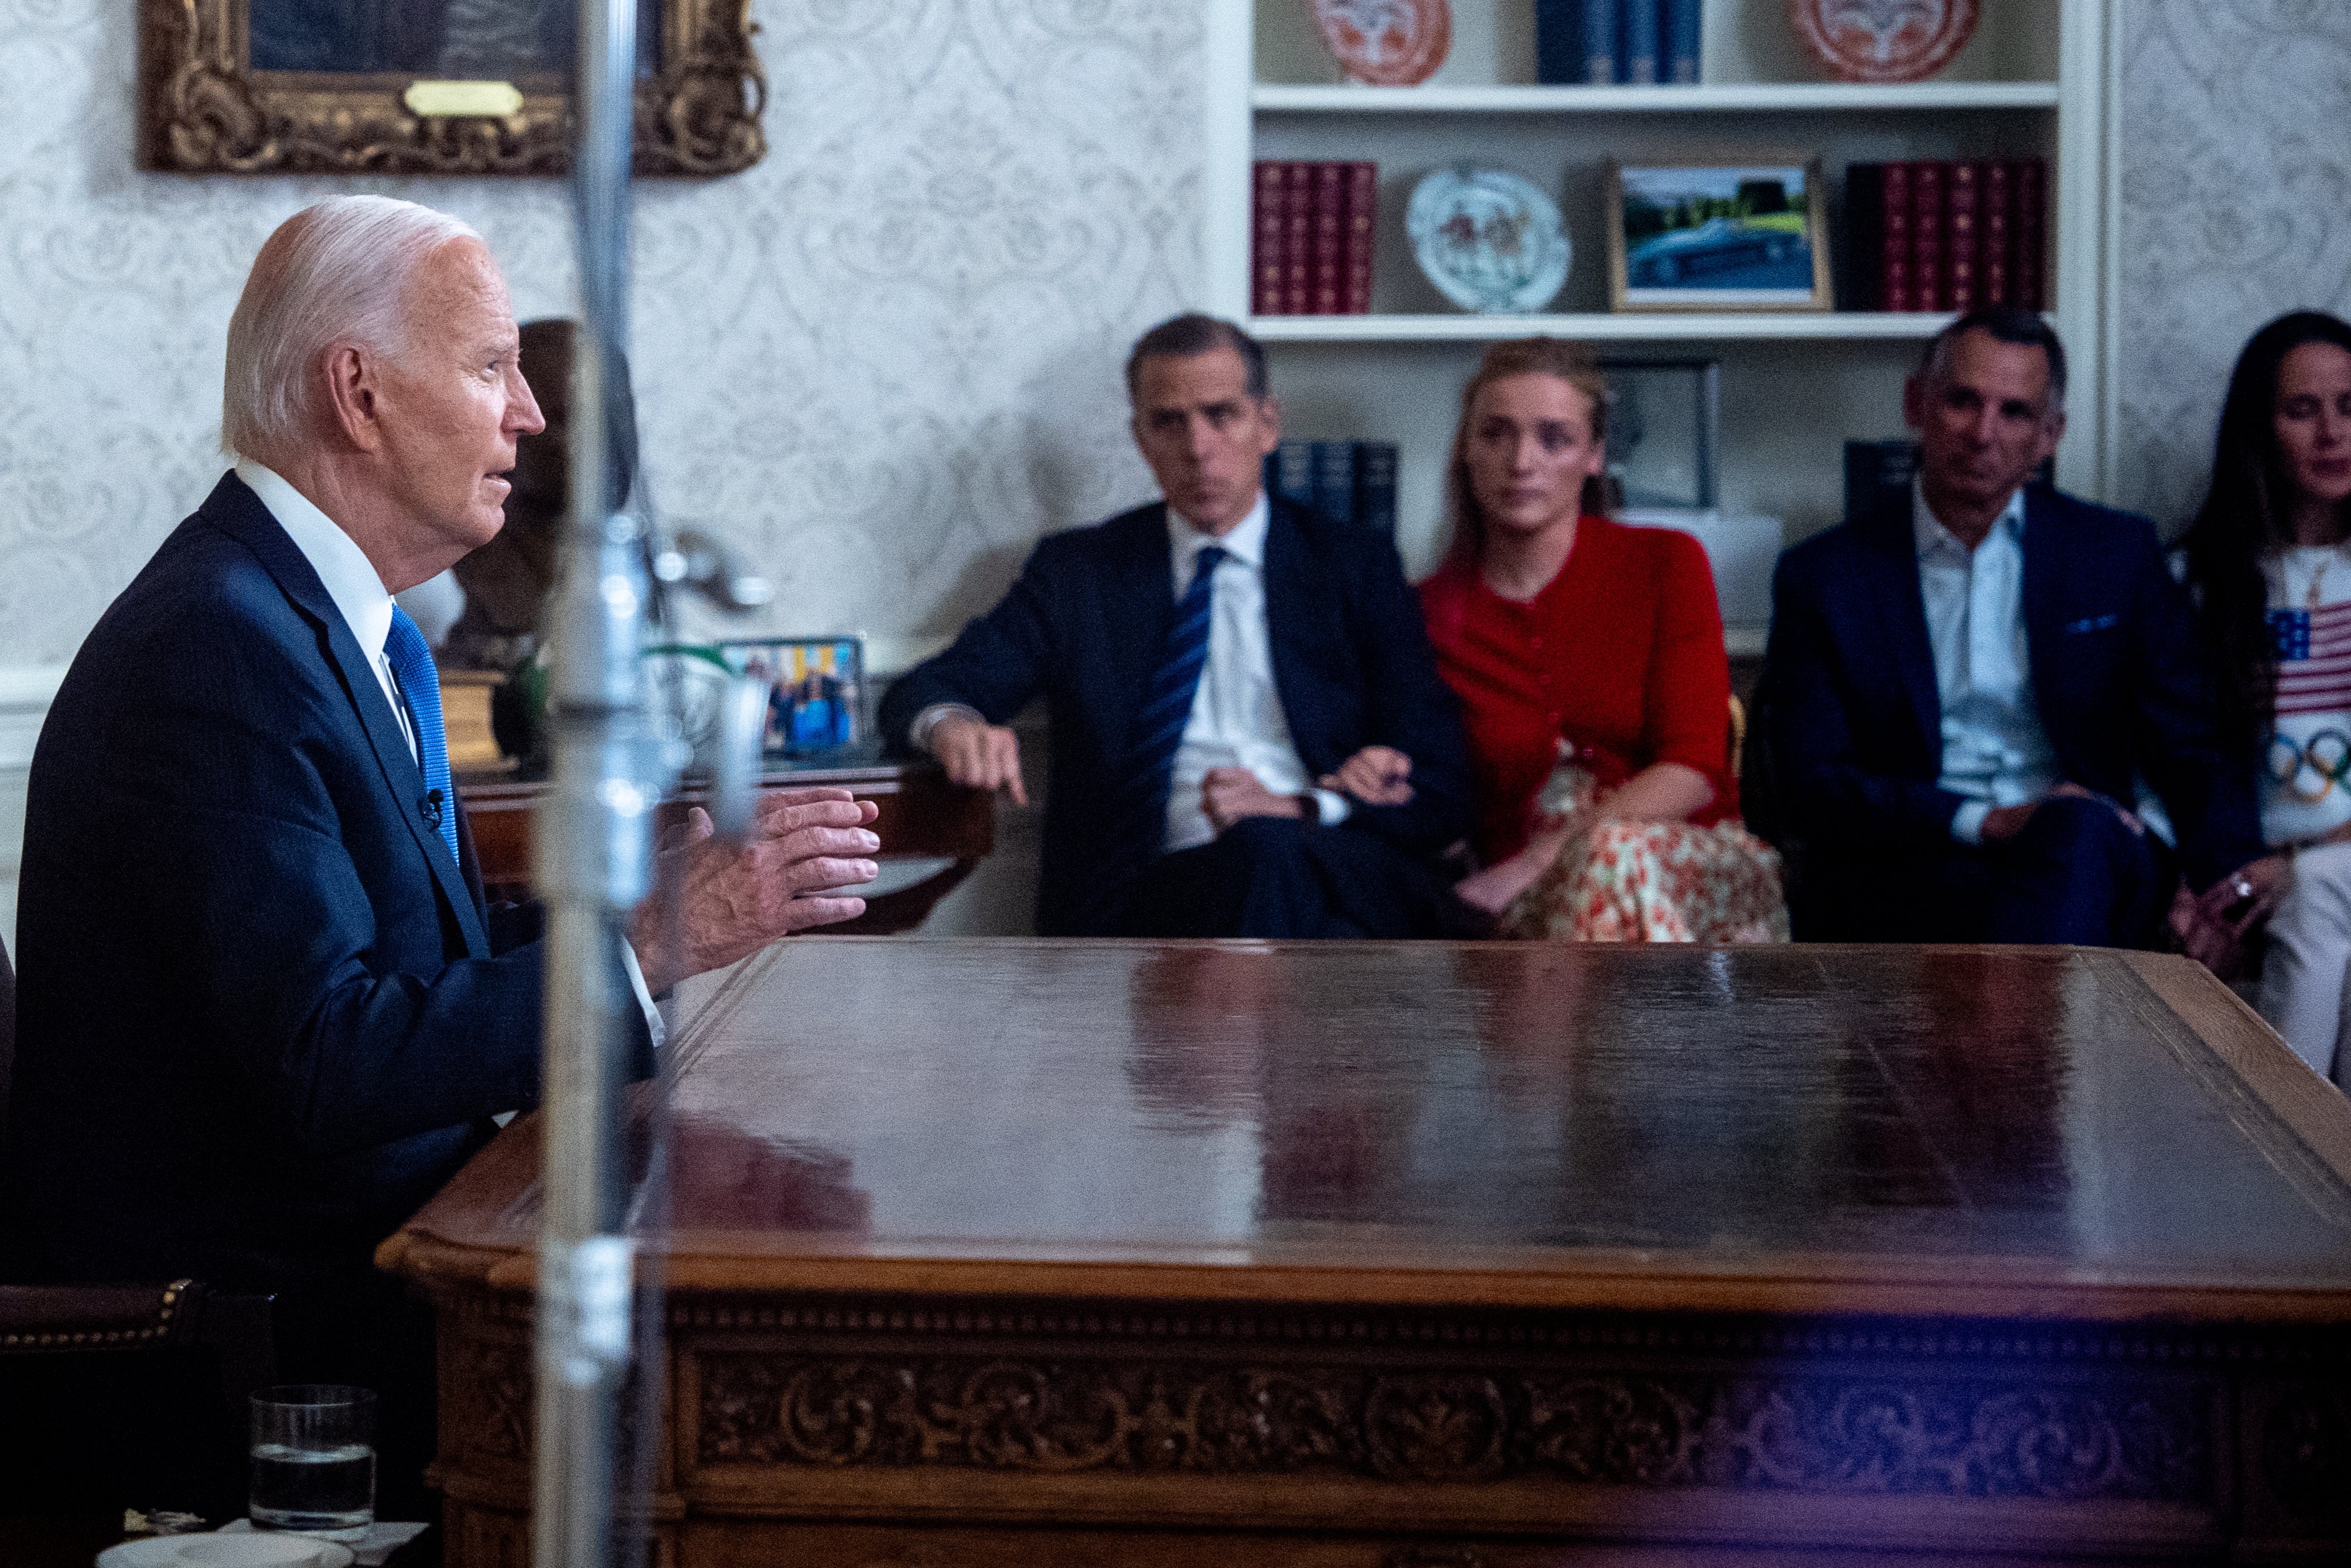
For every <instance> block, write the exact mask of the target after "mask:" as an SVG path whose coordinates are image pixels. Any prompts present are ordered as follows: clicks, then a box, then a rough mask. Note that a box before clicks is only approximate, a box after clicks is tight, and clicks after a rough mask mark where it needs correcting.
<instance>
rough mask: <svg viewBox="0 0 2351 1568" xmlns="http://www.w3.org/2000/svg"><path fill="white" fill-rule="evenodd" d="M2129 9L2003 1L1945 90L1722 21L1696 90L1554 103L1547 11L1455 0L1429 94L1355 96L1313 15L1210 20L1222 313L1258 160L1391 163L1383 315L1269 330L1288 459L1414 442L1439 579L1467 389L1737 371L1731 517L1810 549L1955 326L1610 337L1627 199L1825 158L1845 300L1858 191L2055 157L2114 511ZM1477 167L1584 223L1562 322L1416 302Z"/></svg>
mask: <svg viewBox="0 0 2351 1568" xmlns="http://www.w3.org/2000/svg"><path fill="white" fill-rule="evenodd" d="M2116 4H2118V0H1983V8H1982V10H1983V14H1982V20H1981V22H1980V25H1979V27H1978V29H1977V32H1976V36H1975V37H1974V38H1973V39H1972V40H1971V41H1970V44H1969V46H1968V47H1967V48H1966V49H1964V50H1963V51H1961V53H1960V54H1959V57H1957V58H1956V59H1955V60H1954V61H1953V62H1952V64H1951V66H1950V67H1949V68H1948V69H1947V70H1945V71H1944V72H1943V73H1941V74H1940V75H1939V76H1938V77H1936V78H1932V79H1930V80H1928V81H1924V82H1918V83H1907V84H1899V85H1890V86H1879V85H1855V84H1849V83H1843V82H1834V81H1826V80H1823V79H1820V77H1821V73H1820V72H1819V71H1818V70H1817V68H1814V67H1813V66H1812V65H1811V63H1810V61H1809V60H1808V58H1807V57H1804V56H1803V55H1802V53H1801V51H1800V49H1799V47H1798V46H1797V45H1796V43H1795V41H1794V39H1793V38H1792V36H1791V35H1790V34H1789V32H1788V29H1787V26H1786V21H1785V17H1786V6H1785V0H1706V5H1705V23H1704V26H1705V37H1704V51H1703V56H1702V63H1701V70H1700V80H1699V82H1698V84H1697V85H1694V86H1655V87H1650V86H1642V87H1631V86H1624V87H1598V86H1590V87H1587V86H1568V87H1555V86H1542V85H1538V84H1537V83H1536V82H1535V79H1534V77H1535V70H1534V25H1533V4H1532V0H1452V14H1453V29H1454V43H1453V48H1452V51H1451V54H1450V55H1449V56H1448V57H1447V62H1446V64H1445V66H1444V67H1443V68H1441V69H1440V70H1439V71H1438V72H1437V75H1436V76H1435V77H1434V78H1431V79H1430V80H1429V81H1428V82H1426V83H1424V84H1422V85H1420V86H1418V87H1408V88H1373V87H1363V86H1358V85H1353V84H1349V83H1345V82H1343V81H1342V80H1341V79H1340V73H1339V70H1338V68H1337V65H1336V64H1335V62H1333V61H1332V59H1331V57H1330V56H1329V55H1328V53H1327V52H1326V51H1325V50H1324V49H1323V47H1322V43H1321V41H1320V38H1319V36H1318V35H1317V33H1316V31H1315V28H1314V26H1313V21H1312V17H1311V12H1310V9H1309V6H1308V5H1307V0H1209V5H1208V9H1207V40H1206V42H1207V60H1208V72H1207V78H1208V79H1207V105H1206V112H1207V141H1206V146H1205V154H1206V160H1207V167H1206V179H1205V183H1204V189H1203V202H1204V206H1205V217H1206V224H1205V243H1206V252H1205V256H1204V260H1205V263H1206V267H1205V271H1206V279H1205V282H1206V297H1207V308H1211V309H1213V310H1215V311H1217V313H1218V314H1222V315H1228V316H1231V317H1234V318H1236V319H1248V311H1249V243H1250V213H1249V204H1250V198H1251V180H1250V171H1251V166H1252V163H1253V162H1254V161H1255V160H1257V159H1261V158H1274V159H1370V160H1374V161H1376V162H1377V163H1378V164H1379V168H1380V175H1379V217H1378V232H1377V235H1376V244H1375V251H1376V260H1375V266H1374V285H1373V298H1372V313H1371V314H1368V315H1358V316H1266V317H1259V318H1256V319H1253V320H1251V322H1250V325H1251V329H1252V330H1253V331H1255V332H1256V333H1257V335H1258V336H1259V338H1260V339H1261V340H1263V341H1264V342H1265V343H1266V344H1267V345H1268V348H1269V350H1270V354H1271V357H1272V360H1273V375H1274V390H1275V392H1276V394H1277V395H1278V396H1279V397H1280V399H1281V401H1282V403H1283V407H1284V411H1285V423H1286V426H1287V431H1288V433H1289V434H1292V435H1295V436H1299V437H1301V438H1307V439H1316V438H1321V439H1334V438H1347V437H1358V438H1362V439H1367V440H1379V441H1391V442H1395V444H1397V445H1398V447H1399V449H1400V453H1401V466H1400V473H1399V480H1398V519H1399V520H1398V543H1399V544H1400V546H1401V547H1402V548H1403V549H1404V553H1405V564H1406V566H1407V567H1408V568H1409V569H1411V570H1414V571H1415V572H1416V573H1418V572H1422V571H1426V570H1429V569H1430V568H1431V567H1432V566H1433V565H1434V564H1435V559H1436V552H1437V549H1438V547H1439V545H1440V543H1441V538H1440V535H1441V532H1442V520H1441V515H1440V514H1441V492H1442V482H1443V467H1444V464H1445V460H1446V455H1447V447H1448V444H1449V443H1450V440H1451V437H1452V431H1453V425H1454V420H1455V416H1456V413H1457V411H1458V401H1459V393H1460V387H1461V384H1462V382H1464V381H1465V380H1466V379H1467V378H1468V373H1469V371H1470V369H1471V368H1472V367H1473V366H1474V365H1475V364H1476V362H1477V360H1478V357H1479V354H1480V353H1481V352H1482V351H1483V349H1484V346H1485V345H1486V344H1487V343H1489V342H1492V341H1494V340H1499V339H1504V338H1511V337H1523V336H1530V335H1533V334H1536V333H1550V334H1552V335H1554V336H1559V337H1568V338H1575V339H1580V340H1584V341H1587V342H1590V343H1593V345H1594V346H1595V347H1597V348H1599V349H1601V350H1603V351H1604V352H1605V353H1606V354H1607V355H1609V356H1610V357H1611V358H1639V357H1643V356H1645V355H1647V354H1649V353H1650V352H1651V351H1652V350H1655V356H1656V357H1659V358H1665V357H1687V356H1688V355H1690V354H1691V353H1693V352H1697V353H1701V354H1707V355H1709V356H1711V357H1714V358H1718V359H1719V360H1720V361H1721V362H1722V367H1723V371H1722V421H1723V437H1724V439H1723V453H1722V456H1721V481H1722V482H1721V499H1722V504H1723V506H1724V507H1725V509H1727V510H1730V511H1737V512H1750V513H1758V514H1762V515H1765V516H1771V517H1779V518H1781V519H1782V521H1783V523H1784V525H1785V529H1786V535H1787V538H1788V539H1789V540H1790V541H1791V542H1792V541H1794V540H1795V539H1797V538H1802V537H1804V536H1805V535H1807V534H1810V533H1812V532H1814V531H1816V530H1817V529H1819V528H1824V527H1827V526H1829V525H1830V524H1832V523H1834V521H1835V520H1836V519H1837V517H1838V516H1839V515H1840V513H1841V511H1842V505H1843V499H1842V497H1843V475H1842V449H1843V444H1844V441H1845V440H1846V439H1847V438H1848V437H1856V438H1870V439H1875V438H1882V437H1886V436H1891V435H1897V434H1901V433H1902V416H1901V387H1902V382H1903V379H1904V377H1905V376H1906V375H1907V372H1908V371H1909V369H1910V367H1911V365H1912V363H1913V361H1915V359H1916V356H1917V352H1918V348H1919V345H1920V343H1921V342H1922V341H1923V340H1925V339H1927V338H1928V337H1930V336H1931V335H1932V334H1933V333H1934V332H1935V331H1936V330H1937V329H1938V328H1940V327H1941V326H1942V325H1943V324H1944V323H1945V322H1946V321H1948V320H1949V317H1947V316H1940V315H1933V314H1923V313H1922V314H1898V315H1895V314H1879V313H1875V312H1856V311H1833V312H1828V313H1821V314H1803V313H1782V312H1774V313H1757V314H1716V313H1711V312H1709V313H1689V314H1673V315H1651V314H1633V313H1622V314H1617V313H1612V312H1610V311H1609V310H1608V308H1607V282H1606V272H1607V266H1606V256H1607V249H1606V243H1605V237H1604V235H1605V230H1604V228H1603V226H1602V224H1603V208H1604V172H1605V167H1606V164H1607V162H1608V160H1610V159H1611V158H1617V159H1625V160H1640V159H1656V158H1678V157H1685V156H1687V157H1692V158H1694V159H1698V160H1704V161H1719V160H1722V159H1724V158H1726V157H1728V158H1731V159H1735V158H1738V157H1741V156H1750V155H1758V154H1765V153H1768V154H1771V155H1774V156H1779V155H1787V154H1802V155H1816V156H1818V157H1819V159H1820V160H1821V163H1822V171H1823V181H1824V183H1825V186H1826V190H1827V194H1828V225H1829V244H1830V248H1831V252H1832V255H1833V256H1834V259H1835V263H1836V266H1835V268H1834V270H1835V272H1836V274H1837V287H1838V289H1839V292H1840V294H1841V295H1842V294H1844V293H1845V292H1847V290H1848V287H1849V286H1848V284H1847V281H1846V279H1845V277H1844V265H1843V264H1844V201H1843V198H1844V171H1845V169H1846V167H1847V166H1848V165H1849V164H1852V163H1857V162H1882V161H1889V160H1902V159H1952V158H1994V157H2010V158H2012V157H2039V158H2043V159H2045V160H2046V161H2047V162H2048V165H2049V184H2050V190H2051V201H2052V208H2051V214H2050V225H2049V227H2050V250H2051V260H2050V270H2049V304H2050V315H2051V319H2053V321H2054V322H2055V323H2056V325H2057V328H2058V329H2059V330H2060V331H2061V332H2062V333H2063V334H2064V338H2065V342H2066V347H2067V349H2068V351H2069V354H2070V357H2071V360H2072V361H2073V367H2072V368H2073V386H2072V391H2071V395H2070V397H2069V399H2068V409H2069V428H2068V432H2067V436H2066V440H2065V443H2064V447H2063V448H2062V449H2061V451H2060V453H2059V455H2058V474H2059V478H2060V480H2061V482H2062V483H2064V484H2065V485H2066V486H2068V487H2069V488H2073V489H2075V490H2078V491H2081V492H2083V493H2085V494H2088V495H2092V496H2095V495H2098V494H2100V493H2101V492H2102V491H2103V489H2104V488H2105V481H2106V478H2107V476H2108V474H2109V472H2110V469H2111V463H2112V437H2113V428H2114V420H2113V411H2112V402H2111V376H2110V375H2109V373H2108V370H2109V361H2110V357H2111V353H2112V340H2113V331H2112V323H2111V321H2110V319H2109V311H2110V309H2111V302H2112V298H2113V290H2112V288H2111V287H2110V281H2111V280H2110V274H2111V270H2112V258H2111V256H2110V254H2109V236H2110V235H2111V234H2112V232H2113V220H2114V212H2113V207H2114V202H2115V190H2114V181H2113V178H2112V158H2113V126H2112V122H2111V110H2112V105H2113V102H2114V94H2113V92H2112V90H2111V84H2112V78H2113V73H2114V70H2115V61H2114V57H2113V19H2112V15H2111V12H2112V9H2113V6H2114V5H2116ZM1462 162H1476V163H1479V164H1485V165H1491V166H1496V167H1500V168H1504V169H1510V170H1513V171H1515V172H1518V173H1520V174H1522V175H1525V176H1526V177H1527V178H1529V179H1531V180H1532V181H1534V182H1535V183H1537V184H1538V185H1540V186H1541V187H1542V188H1543V189H1544V190H1546V191H1548V192H1549V193H1551V194H1552V198H1553V199H1554V200H1556V201H1557V202H1558V203H1559V204H1560V208H1561V211H1562V214H1564V216H1565V218H1566V221H1567V227H1568V235H1569V239H1570V241H1571V243H1572V244H1573V247H1574V253H1575V254H1574V262H1573V267H1572V269H1571V271H1570V273H1569V277H1568V281H1567V285H1566V287H1564V288H1563V289H1562V291H1561V293H1560V296H1559V298H1558V299H1557V301H1556V302H1555V304H1554V306H1553V308H1552V312H1550V313H1546V314H1542V315H1534V316H1479V315H1471V314H1467V313H1464V312H1462V311H1459V310H1458V309H1456V308H1453V307H1452V306H1451V305H1449V304H1448V303H1447V302H1446V301H1445V300H1444V299H1443V298H1442V297H1441V296H1439V295H1438V294H1437V291H1436V290H1435V289H1434V288H1433V287H1431V286H1430V285H1429V284H1428V283H1427V282H1426V279H1424V278H1423V277H1421V275H1420V270H1419V267H1417V265H1416V263H1415V262H1414V260H1413V256H1412V251H1411V246H1410V243H1409V241H1408V239H1407V238H1406V236H1405V228H1404V213H1405V205H1406V204H1407V203H1408V202H1409V200H1410V198H1411V193H1412V190H1413V187H1414V186H1415V185H1416V183H1418V182H1419V180H1420V179H1421V177H1422V176H1423V175H1425V174H1426V173H1427V172H1430V171H1431V170H1434V169H1437V168H1440V167H1444V166H1447V165H1448V164H1456V163H1462Z"/></svg>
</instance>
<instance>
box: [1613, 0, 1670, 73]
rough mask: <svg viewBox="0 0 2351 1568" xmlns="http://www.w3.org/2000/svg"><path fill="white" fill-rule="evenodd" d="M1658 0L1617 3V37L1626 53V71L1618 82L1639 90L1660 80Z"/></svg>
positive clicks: (1619, 1)
mask: <svg viewBox="0 0 2351 1568" xmlns="http://www.w3.org/2000/svg"><path fill="white" fill-rule="evenodd" d="M1658 4H1659V0H1616V5H1617V10H1618V16H1617V18H1616V35H1617V42H1618V44H1619V46H1620V47H1622V48H1623V49H1624V51H1625V68H1624V70H1623V71H1621V72H1620V73H1618V75H1617V78H1616V79H1617V80H1619V81H1625V82H1631V83H1633V84H1634V85H1635V86H1638V87H1650V86H1654V85H1656V80H1657V6H1658Z"/></svg>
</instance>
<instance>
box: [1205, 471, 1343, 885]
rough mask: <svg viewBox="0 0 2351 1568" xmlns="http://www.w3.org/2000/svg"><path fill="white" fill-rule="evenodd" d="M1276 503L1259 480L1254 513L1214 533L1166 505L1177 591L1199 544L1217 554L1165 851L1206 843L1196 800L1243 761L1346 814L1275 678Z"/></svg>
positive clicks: (1278, 785) (1281, 791) (1330, 812)
mask: <svg viewBox="0 0 2351 1568" xmlns="http://www.w3.org/2000/svg"><path fill="white" fill-rule="evenodd" d="M1272 520H1273V510H1272V507H1271V505H1270V503H1269V502H1268V501H1267V499H1266V496H1265V492H1264V491H1263V490H1259V492H1258V497H1257V505H1255V506H1253V507H1250V508H1249V515H1248V516H1247V517H1243V518H1242V519H1241V520H1240V521H1239V522H1238V523H1236V524H1234V525H1233V526H1232V528H1230V529H1229V530H1228V531H1227V532H1225V533H1224V534H1222V535H1214V534H1208V533H1205V532H1203V531H1201V530H1200V529H1199V528H1195V527H1194V526H1193V525H1192V523H1191V521H1190V520H1189V519H1188V518H1186V517H1184V515H1183V514H1182V513H1180V512H1178V511H1176V509H1175V507H1173V506H1171V507H1168V508H1167V551H1168V564H1169V566H1170V567H1172V568H1173V571H1172V573H1171V576H1172V578H1173V587H1174V591H1175V599H1176V601H1177V602H1178V603H1180V602H1182V601H1183V598H1184V594H1185V591H1186V590H1187V589H1189V588H1190V587H1191V585H1192V572H1193V568H1194V566H1195V564H1196V562H1197V561H1198V559H1199V557H1200V552H1201V551H1202V550H1204V549H1207V548H1208V547H1209V546H1211V545H1215V546H1217V548H1219V549H1222V550H1223V551H1224V552H1225V557H1224V559H1222V560H1221V561H1219V562H1217V575H1216V577H1215V579H1214V580H1213V582H1214V587H1213V590H1212V591H1213V594H1214V598H1213V599H1212V600H1211V601H1210V603H1209V610H1208V660H1207V664H1206V665H1205V666H1203V667H1202V669H1201V671H1200V685H1199V686H1198V688H1197V689H1196V690H1195V691H1194V692H1193V694H1192V712H1191V716H1190V717H1189V718H1188V719H1187V720H1186V722H1185V725H1184V737H1183V739H1182V740H1181V741H1180V742H1178V744H1177V746H1176V748H1175V765H1174V767H1173V769H1172V770H1171V772H1170V775H1169V779H1168V785H1167V840H1166V849H1167V851H1168V852H1169V853H1171V854H1172V853H1174V852H1175V851H1177V850H1188V849H1191V848H1193V847H1194V846H1196V845H1198V844H1205V843H1207V841H1209V840H1211V839H1213V838H1215V837H1216V836H1217V829H1216V825H1215V824H1214V823H1213V822H1211V821H1208V814H1207V810H1205V809H1203V807H1202V804H1201V800H1200V786H1201V782H1202V781H1203V780H1204V779H1207V775H1208V770H1209V769H1210V768H1247V769H1249V771H1250V772H1251V773H1253V774H1255V775H1257V780H1258V782H1259V783H1260V784H1262V785H1264V786H1265V787H1266V788H1267V789H1270V790H1271V791H1273V793H1275V794H1277V795H1301V794H1311V795H1312V796H1313V797H1314V801H1315V805H1316V809H1317V810H1318V812H1319V814H1320V816H1321V818H1322V822H1323V823H1324V825H1326V826H1328V825H1331V824H1333V823H1337V822H1340V821H1344V820H1345V819H1346V816H1347V799H1346V797H1345V796H1343V795H1339V794H1335V793H1333V792H1332V791H1330V790H1327V789H1314V788H1312V786H1313V783H1314V780H1313V779H1311V778H1309V777H1308V776H1307V772H1306V764H1305V762H1304V761H1303V760H1302V759H1301V758H1300V757H1299V755H1298V747H1297V746H1296V744H1295V743H1294V742H1292V740H1291V739H1290V719H1289V716H1288V715H1287V714H1285V713H1284V712H1283V711H1282V707H1281V693H1280V690H1279V689H1277V688H1276V686H1275V685H1274V679H1273V642H1272V638H1271V635H1270V632H1268V631H1267V628H1266V619H1265V540H1266V533H1267V530H1268V529H1269V528H1270V526H1271V524H1272Z"/></svg>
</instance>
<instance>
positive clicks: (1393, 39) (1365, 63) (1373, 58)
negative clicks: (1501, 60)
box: [1311, 0, 1453, 87]
mask: <svg viewBox="0 0 2351 1568" xmlns="http://www.w3.org/2000/svg"><path fill="white" fill-rule="evenodd" d="M1311 4H1312V5H1313V7H1314V21H1315V24H1316V25H1317V26H1320V27H1321V28H1322V41H1323V42H1324V43H1325V44H1327V45H1329V46H1330V48H1331V52H1332V54H1334V55H1336V56H1338V57H1339V65H1340V68H1342V69H1343V70H1344V71H1345V72H1346V73H1347V79H1348V80H1349V81H1359V82H1366V83H1369V84H1370V85H1372V86H1374V87H1414V86H1416V85H1418V84H1419V83H1421V82H1425V81H1426V80H1427V79H1428V78H1430V77H1432V76H1435V75H1436V74H1437V67H1439V66H1441V65H1443V64H1444V63H1445V57H1446V55H1447V52H1448V51H1450V50H1451V49H1452V47H1453V12H1452V10H1451V8H1450V7H1449V6H1448V5H1447V3H1446V0H1311Z"/></svg>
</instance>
